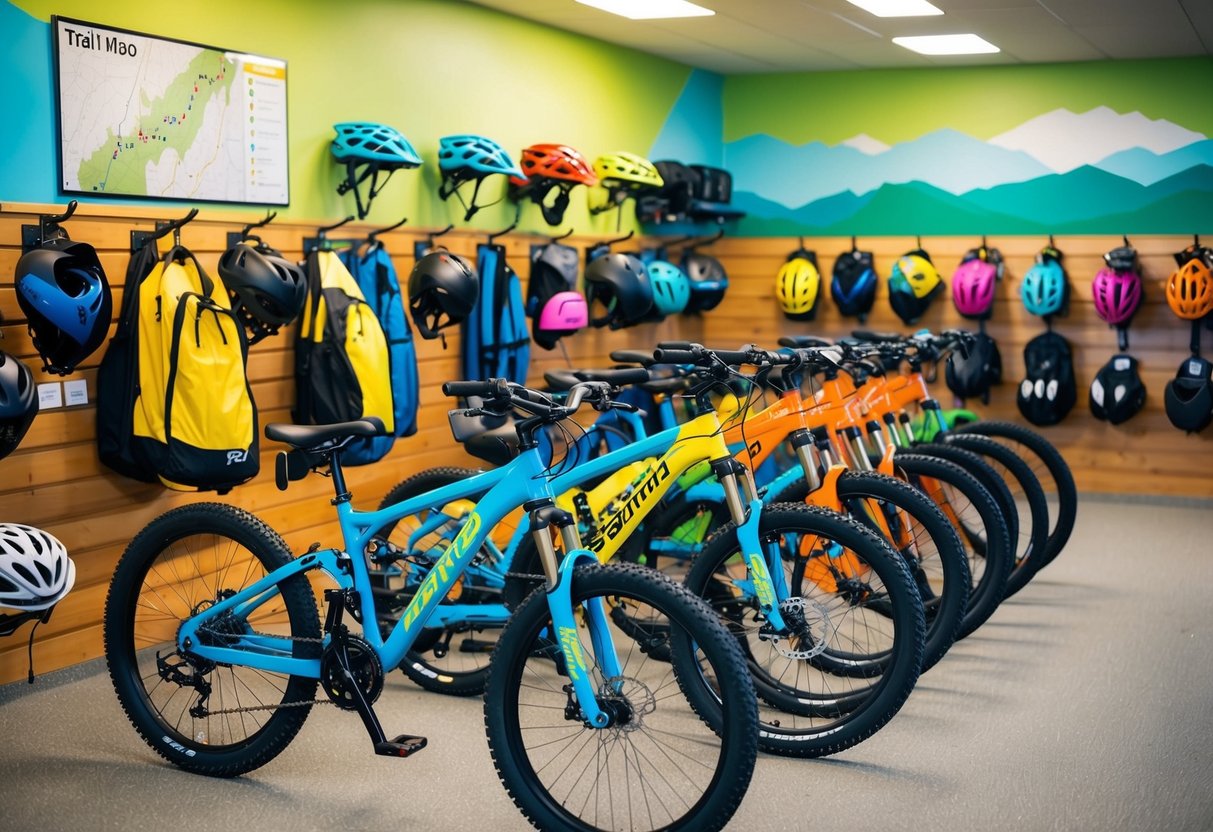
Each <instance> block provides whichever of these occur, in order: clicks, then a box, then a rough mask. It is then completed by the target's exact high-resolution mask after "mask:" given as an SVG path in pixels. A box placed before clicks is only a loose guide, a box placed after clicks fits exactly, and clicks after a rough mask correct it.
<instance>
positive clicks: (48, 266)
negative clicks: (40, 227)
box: [16, 237, 113, 375]
mask: <svg viewBox="0 0 1213 832" xmlns="http://www.w3.org/2000/svg"><path fill="white" fill-rule="evenodd" d="M16 277H17V303H19V304H20V306H21V310H22V311H23V312H24V313H25V317H26V319H27V320H28V321H29V328H30V330H32V332H33V336H34V348H35V349H36V350H38V354H39V355H41V356H42V362H43V364H45V365H46V369H47V371H48V372H51V373H57V374H59V375H67V374H68V373H70V372H72V371H73V370H75V369H76V365H78V364H79V363H80V362H82V361H84V359H86V358H88V357H89V356H90V355H92V354H93V352H94V351H95V350H96V349H97V347H99V346H101V342H102V341H104V340H105V336H106V333H107V332H108V331H109V325H110V318H111V316H112V313H113V298H112V297H111V295H110V287H109V282H108V281H107V280H106V279H105V270H104V269H102V268H101V261H100V260H99V259H97V252H96V251H95V250H94V249H93V247H92V246H90V245H89V244H88V243H76V242H72V241H71V240H69V239H67V238H66V237H60V238H57V239H53V240H48V241H47V242H45V243H43V244H42V246H40V247H39V248H36V249H32V250H31V251H29V252H27V253H26V254H23V255H22V256H21V259H20V260H18V261H17V275H16Z"/></svg>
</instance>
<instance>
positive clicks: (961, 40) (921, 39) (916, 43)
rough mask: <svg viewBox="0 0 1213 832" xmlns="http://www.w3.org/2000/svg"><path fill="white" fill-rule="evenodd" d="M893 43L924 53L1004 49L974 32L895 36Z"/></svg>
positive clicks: (980, 53) (975, 52)
mask: <svg viewBox="0 0 1213 832" xmlns="http://www.w3.org/2000/svg"><path fill="white" fill-rule="evenodd" d="M893 43H895V44H897V45H898V46H904V47H905V48H906V49H909V50H911V51H913V52H918V53H920V54H922V55H984V54H989V53H992V52H1001V51H1002V50H1000V49H999V48H998V47H997V46H995V45H994V44H992V43H990V42H989V41H988V40H986V39H984V38H980V37H978V36H977V35H974V34H964V35H921V36H918V37H903V38H893Z"/></svg>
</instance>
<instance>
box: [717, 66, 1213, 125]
mask: <svg viewBox="0 0 1213 832" xmlns="http://www.w3.org/2000/svg"><path fill="white" fill-rule="evenodd" d="M1211 90H1213V58H1176V59H1169V60H1148V61H1098V62H1092V63H1069V64H1035V65H1028V66H989V67H956V68H930V69H881V70H863V71H848V72H812V73H807V72H802V73H787V74H779V75H735V76H730V77H728V78H726V79H725V83H724V141H726V142H730V141H734V140H736V139H740V138H744V137H745V136H749V135H753V134H755V133H765V134H766V135H769V136H773V137H775V138H778V139H782V140H783V141H786V142H790V143H792V144H803V143H805V142H809V141H821V142H825V143H827V144H833V143H835V142H839V141H842V140H843V139H847V138H849V137H851V136H854V135H857V134H859V133H867V134H868V135H869V136H872V137H873V138H875V139H879V140H880V141H883V142H885V143H886V144H895V143H897V142H904V141H909V140H911V139H915V138H918V137H919V136H921V135H923V134H924V133H927V132H930V131H932V130H938V129H941V128H945V127H947V128H952V129H954V130H959V131H961V132H964V133H967V134H968V135H970V136H972V137H974V138H977V139H988V138H990V137H991V136H995V135H998V134H999V133H1002V132H1003V131H1006V130H1009V129H1011V128H1013V127H1015V126H1016V125H1018V124H1022V123H1023V122H1025V121H1027V120H1028V119H1030V118H1033V117H1035V116H1038V115H1040V114H1041V113H1044V112H1048V111H1050V110H1054V109H1058V108H1063V107H1064V108H1067V109H1070V110H1073V111H1074V112H1084V111H1087V110H1091V109H1094V108H1095V107H1100V106H1103V107H1110V108H1112V109H1113V110H1116V111H1117V112H1121V113H1125V112H1132V111H1135V110H1136V111H1138V112H1141V113H1143V114H1144V115H1145V116H1147V117H1148V118H1151V119H1160V118H1161V119H1167V120H1168V121H1173V122H1176V123H1177V124H1182V125H1184V126H1185V127H1189V128H1190V129H1192V130H1199V131H1200V132H1202V133H1205V134H1213V107H1210V106H1208V102H1209V98H1210V91H1211Z"/></svg>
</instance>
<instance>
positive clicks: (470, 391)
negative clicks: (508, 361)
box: [442, 379, 506, 398]
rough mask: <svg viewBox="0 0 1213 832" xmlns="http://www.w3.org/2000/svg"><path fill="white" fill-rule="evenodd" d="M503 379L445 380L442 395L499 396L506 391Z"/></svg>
mask: <svg viewBox="0 0 1213 832" xmlns="http://www.w3.org/2000/svg"><path fill="white" fill-rule="evenodd" d="M501 382H502V380H501V379H491V380H489V381H444V382H443V383H442V395H444V396H458V397H461V398H466V397H468V396H485V397H487V396H498V395H502V394H503V393H505V392H506V391H505V390H504V389H503V388H504V386H505V385H504V384H503V383H501Z"/></svg>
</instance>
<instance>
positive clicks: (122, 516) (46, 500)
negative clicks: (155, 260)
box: [0, 204, 699, 684]
mask: <svg viewBox="0 0 1213 832" xmlns="http://www.w3.org/2000/svg"><path fill="white" fill-rule="evenodd" d="M2 208H3V210H0V315H2V317H3V322H2V323H0V334H2V335H3V339H2V340H0V349H2V350H4V351H5V352H8V353H10V354H13V355H16V356H17V357H19V358H21V359H23V360H24V361H25V362H26V364H27V365H28V366H29V367H30V368H31V369H32V370H34V371H35V377H36V380H37V381H38V382H44V381H58V380H60V378H59V377H57V376H48V375H46V374H44V373H42V372H41V370H40V367H41V362H40V361H39V359H38V357H37V354H36V352H35V350H34V347H33V343H32V341H31V339H30V337H29V335H28V333H27V329H26V325H25V322H24V316H23V314H22V312H21V309H20V307H19V306H18V305H17V300H16V294H15V290H14V287H13V281H14V276H13V275H14V271H15V268H16V264H17V260H18V259H19V258H20V256H21V225H22V224H28V223H36V222H37V219H38V214H40V213H58V212H60V211H62V210H63V206H50V205H13V204H6V205H3V206H2ZM184 213H185V209H184V208H181V207H179V206H162V207H156V206H153V207H150V208H118V207H109V206H95V205H90V206H81V207H80V209H79V210H78V211H77V213H76V215H75V217H73V218H72V219H71V220H70V221H69V222H67V223H65V226H64V227H65V228H66V229H67V231H68V233H69V234H70V235H71V237H72V238H73V239H75V240H81V241H86V242H89V243H91V244H92V245H93V246H95V247H96V248H97V251H98V253H99V255H100V258H101V262H102V264H103V266H104V267H105V271H106V275H107V276H108V278H109V281H110V283H111V285H112V287H113V290H114V309H115V314H116V313H117V310H118V309H119V307H120V305H121V298H122V292H123V285H122V283H123V278H124V275H125V273H126V265H127V261H128V258H129V253H130V252H129V248H130V232H131V231H132V230H143V231H150V230H152V229H153V228H154V226H155V221H156V220H157V219H172V218H174V217H177V216H181V215H182V214H184ZM257 219H259V216H257V215H252V214H232V213H227V214H224V213H220V212H212V211H209V210H208V211H203V212H202V213H201V215H200V216H199V218H198V219H196V220H195V221H194V222H192V223H191V224H189V225H188V226H186V228H185V229H184V230H183V231H182V234H181V240H182V243H183V244H184V245H186V246H187V247H189V248H190V249H191V250H192V251H194V252H195V253H196V254H197V255H198V258H199V261H200V262H201V263H202V265H203V267H204V268H206V269H208V271H209V273H210V274H211V275H212V276H214V277H217V271H216V270H215V265H216V263H217V261H218V258H219V255H220V254H221V253H222V252H223V250H224V249H225V248H226V245H227V242H226V241H227V233H228V232H229V231H238V230H239V229H240V227H241V226H242V225H243V224H244V223H247V222H251V221H255V220H257ZM323 222H325V220H321V221H320V222H318V223H311V224H306V223H300V222H290V223H287V222H281V223H278V222H276V223H273V224H272V225H270V226H267V227H266V228H264V229H261V230H260V231H259V232H258V233H260V234H261V236H262V238H263V239H264V240H265V241H266V242H267V243H268V244H270V245H272V246H274V247H275V248H278V249H280V250H281V251H282V252H283V254H284V255H285V256H287V257H290V258H300V257H302V245H303V238H304V237H310V236H314V235H315V225H318V224H322V223H323ZM369 228H370V227H369V226H367V225H365V224H361V225H360V224H351V225H350V226H347V227H346V228H343V229H341V230H340V231H337V232H334V233H333V235H332V236H333V237H334V238H338V237H342V236H350V237H357V236H360V235H363V234H365V233H366V232H367V231H368V230H369ZM426 230H432V229H424V230H410V229H408V228H407V227H406V228H403V229H400V230H398V231H392V232H389V233H387V234H385V235H383V236H382V237H381V239H382V240H383V242H384V244H385V245H386V246H387V248H388V250H389V251H390V252H392V254H393V260H394V263H395V265H396V269H397V272H398V273H399V275H400V279H401V282H402V285H405V286H407V281H408V274H409V270H410V269H411V268H412V265H413V257H412V252H413V243H414V241H415V240H417V239H420V238H422V237H423V236H424V234H423V231H426ZM347 231H348V232H349V233H348V234H347ZM483 239H484V232H478V233H475V234H473V233H470V232H464V231H455V232H452V233H450V234H448V235H446V236H445V237H443V238H442V242H443V243H445V244H446V245H447V246H448V247H449V248H450V249H451V250H452V251H455V252H457V253H460V254H464V255H466V256H469V257H472V258H474V256H475V246H476V244H477V242H479V241H482V240H483ZM596 239H599V238H589V237H573V238H570V239H568V240H566V241H565V242H566V243H568V244H569V245H573V246H575V247H578V248H583V247H585V246H586V245H589V244H591V243H592V242H593V241H594V240H596ZM540 240H541V238H539V237H534V236H528V235H509V236H507V237H503V238H502V239H501V242H502V244H503V245H505V246H506V248H507V250H508V255H507V256H508V259H509V262H511V263H512V264H513V265H514V267H515V268H516V269H517V270H518V272H519V275H520V276H521V277H522V278H523V280H524V281H525V279H526V277H527V272H528V266H527V257H528V256H529V253H530V245H531V244H532V243H533V242H537V241H540ZM162 250H163V246H162ZM698 331H699V330H698V325H697V324H696V323H695V322H688V324H687V325H685V326H683V325H681V324H680V322H678V321H668V322H664V323H661V324H646V325H644V326H641V327H638V328H636V329H634V330H628V331H623V332H610V331H606V330H591V331H587V332H584V333H579V334H577V335H576V336H574V337H572V338H568V339H565V344H566V345H567V349H568V355H569V360H570V361H571V362H572V363H573V364H574V365H577V366H596V365H598V366H605V362H606V361H607V354H608V353H609V352H610V351H611V350H614V349H624V348H628V347H632V346H636V345H641V344H651V343H655V342H656V341H658V340H661V339H673V338H681V337H697V335H698ZM447 332H448V337H447V344H448V346H447V349H446V350H443V347H442V344H441V343H440V342H438V341H423V340H421V339H420V338H418V339H417V357H418V368H419V372H420V378H421V382H422V389H421V405H422V406H421V409H420V413H419V416H418V431H417V433H416V434H415V435H414V436H411V437H408V438H406V439H403V440H401V441H399V442H397V443H396V446H395V448H394V449H393V450H392V452H391V453H390V454H389V455H388V456H387V457H386V458H385V459H383V460H381V461H380V462H378V463H376V464H374V465H369V466H364V467H359V468H351V469H349V471H348V480H349V485H350V488H351V491H352V492H353V494H354V496H355V500H356V501H357V503H359V504H362V505H364V506H367V507H370V506H373V505H375V504H377V503H378V501H379V499H380V497H382V495H383V494H385V493H386V492H387V490H388V489H389V488H391V487H392V486H393V485H394V484H395V483H397V482H399V481H401V480H403V479H405V478H406V477H408V476H411V475H412V474H414V473H416V472H418V471H421V470H424V469H426V468H431V467H434V466H440V465H463V466H472V467H476V466H477V465H478V464H479V463H478V461H477V460H475V459H474V458H472V457H470V456H468V455H467V454H465V453H464V452H463V450H462V448H461V447H460V446H458V445H457V444H456V443H455V442H454V440H452V439H451V436H450V431H449V429H448V426H447V420H446V411H447V409H448V407H449V405H450V400H448V399H446V398H445V397H444V396H443V395H442V393H441V391H440V389H439V388H440V385H441V384H442V382H444V381H447V380H450V379H456V378H459V366H460V365H459V346H460V342H459V335H458V329H452V330H447ZM110 334H111V335H112V334H113V330H112V329H111V333H110ZM293 342H294V328H293V327H292V328H291V329H290V330H289V331H284V332H282V333H279V334H278V335H277V336H275V337H273V338H268V339H266V340H264V341H262V342H261V343H259V344H257V345H255V346H254V347H253V348H252V349H251V350H250V354H249V377H250V379H251V381H252V387H253V395H254V398H255V400H256V402H257V407H258V409H259V412H260V419H261V423H262V424H263V425H264V424H267V423H269V422H275V421H289V420H290V406H291V404H292V402H293V400H294V387H295V385H294V378H293V373H294V365H293V350H292V347H291V345H292V344H293ZM102 354H103V351H101V350H99V351H98V352H97V353H95V354H94V355H93V356H92V357H91V358H89V359H88V360H87V361H86V362H85V363H84V364H83V365H82V366H81V367H79V368H78V369H77V371H76V372H75V373H74V374H73V375H71V376H69V377H68V378H69V379H84V380H86V381H87V383H88V390H89V404H88V405H86V406H78V407H70V408H66V407H65V408H59V409H55V410H48V411H44V412H42V413H40V414H39V415H38V417H37V418H36V419H35V420H34V424H33V426H32V427H31V429H30V431H29V433H28V434H27V435H26V438H25V440H24V441H23V442H22V444H21V447H20V448H19V449H18V450H17V451H16V452H14V453H13V454H12V455H10V456H9V457H7V458H5V459H4V460H0V522H3V521H13V522H22V523H28V524H30V525H34V526H38V527H40V528H44V529H46V530H47V531H49V532H51V533H52V534H54V535H55V536H57V537H58V538H59V539H60V540H62V541H63V543H64V545H65V546H66V547H67V548H68V551H70V552H71V554H72V557H73V559H74V560H75V562H76V568H77V573H76V586H75V589H74V590H73V591H72V592H71V594H70V595H68V597H67V598H66V599H65V600H64V601H63V602H62V603H60V604H59V605H58V607H57V608H56V609H55V612H54V616H53V617H52V619H51V620H50V621H49V622H48V623H47V624H44V625H41V626H40V627H39V629H38V632H37V639H36V641H35V644H34V667H35V670H36V671H37V672H46V671H49V670H54V669H56V668H60V667H64V666H67V665H70V664H74V663H77V662H80V661H84V660H86V659H90V658H93V657H96V656H99V655H101V652H102V648H101V623H100V622H101V612H102V609H103V606H104V603H105V594H106V590H107V585H108V581H109V578H110V576H111V574H112V573H113V570H114V566H115V564H116V563H117V560H118V557H119V556H120V555H121V554H122V551H123V549H124V548H125V547H126V544H127V542H128V541H129V540H130V538H131V537H132V536H133V535H135V534H136V533H137V532H138V531H139V530H140V529H141V528H143V526H145V525H146V524H147V523H148V522H150V521H151V520H152V519H154V518H155V517H157V516H159V515H160V514H162V513H164V512H165V511H167V510H169V509H171V508H174V507H176V506H179V505H184V504H186V503H191V502H197V501H203V500H220V501H222V502H227V503H230V504H233V505H238V506H242V507H244V508H246V509H248V510H249V511H252V512H255V513H256V514H258V515H259V516H260V517H261V518H263V519H264V520H265V521H266V522H267V523H269V524H270V525H271V526H273V527H274V528H275V529H277V530H278V531H279V532H280V533H281V534H282V535H283V536H284V537H285V538H286V541H287V543H288V544H289V545H290V546H291V547H292V549H300V550H301V549H303V548H306V547H307V546H308V545H309V544H310V543H312V542H313V541H320V542H322V543H323V544H324V545H326V546H327V545H336V544H339V543H340V530H339V529H338V527H337V525H336V520H335V515H334V514H333V513H332V511H331V509H329V506H328V501H329V499H330V498H331V497H332V493H331V486H330V485H329V481H328V480H326V479H323V478H321V477H308V478H307V479H305V480H303V481H301V482H298V483H295V484H293V485H292V487H291V490H290V491H289V492H288V493H283V492H280V491H278V489H277V488H276V487H275V485H274V474H273V469H274V454H276V453H277V451H279V450H281V446H278V445H276V444H275V443H271V442H268V441H264V440H263V442H262V447H261V454H262V458H261V473H260V474H259V475H258V476H257V477H256V478H255V479H254V480H252V481H251V482H249V483H246V484H245V485H243V486H240V487H239V488H236V489H234V490H233V491H232V492H230V493H229V494H228V495H226V496H224V497H216V496H215V495H214V494H200V495H191V494H180V493H176V492H172V491H168V490H166V489H164V488H161V487H159V486H155V485H149V484H145V483H141V482H136V481H134V480H130V479H127V478H125V477H122V476H120V475H118V474H115V473H114V472H112V471H110V470H109V469H108V468H105V467H104V466H102V465H101V463H100V461H99V460H98V458H97V450H96V444H95V436H96V431H95V425H94V421H95V414H96V410H95V407H94V405H93V400H94V399H95V396H96V379H97V366H98V364H99V363H100V361H101V356H102ZM563 366H568V364H567V363H566V360H565V357H564V355H563V353H562V352H561V351H560V349H559V348H557V349H556V350H554V351H551V352H548V351H545V350H543V349H540V348H538V347H534V348H533V350H532V363H531V381H532V382H533V383H537V384H541V383H542V379H543V371H544V370H545V369H550V368H553V367H563ZM28 633H29V625H26V626H24V627H23V628H22V629H21V630H20V631H19V633H18V634H17V635H15V636H13V637H12V638H9V639H4V640H2V641H0V684H3V683H5V682H10V681H13V680H15V679H21V678H24V677H25V674H26V666H27V662H26V653H25V646H26V639H27V638H28Z"/></svg>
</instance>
